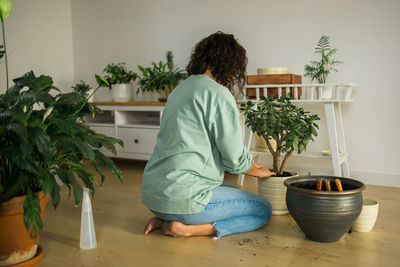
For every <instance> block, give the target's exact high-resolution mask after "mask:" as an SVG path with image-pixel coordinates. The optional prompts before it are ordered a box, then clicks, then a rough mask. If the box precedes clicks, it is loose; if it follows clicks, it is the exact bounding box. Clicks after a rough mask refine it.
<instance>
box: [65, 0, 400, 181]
mask: <svg viewBox="0 0 400 267" xmlns="http://www.w3.org/2000/svg"><path fill="white" fill-rule="evenodd" d="M399 10H400V1H397V0H392V1H390V0H385V1H374V0H365V1H362V0H359V1H354V0H353V1H347V0H340V1H321V0H301V1H290V0H281V1H271V0H249V1H242V0H226V1H222V0H220V1H215V0H213V1H211V0H204V1H198V0H169V1H164V0H152V1H146V0H136V1H123V0H119V1H106V0H103V1H100V0H83V1H82V0H72V22H73V39H74V69H75V81H78V80H80V79H84V80H87V81H90V82H91V83H92V84H94V79H93V73H94V72H101V70H102V69H103V68H104V66H105V65H106V64H107V63H110V62H120V61H124V62H126V63H127V64H128V66H129V67H131V68H133V69H134V70H137V69H136V66H137V65H138V64H141V65H149V64H150V62H152V61H158V60H161V59H163V58H164V54H165V52H166V51H167V50H173V52H174V54H175V60H176V63H177V64H178V65H179V66H180V67H182V68H183V67H185V65H186V64H187V62H188V59H189V54H190V51H191V48H192V47H193V46H194V44H195V43H196V42H197V41H199V40H200V39H201V38H203V37H205V36H207V35H209V34H211V33H214V32H215V31H217V30H222V31H224V32H229V33H233V34H234V35H235V36H236V37H237V39H238V40H239V41H240V42H241V43H242V44H243V46H244V47H245V48H246V49H247V53H248V58H249V64H248V73H249V74H254V73H256V69H257V68H259V67H266V66H287V67H289V68H290V70H291V72H292V73H297V74H303V67H304V64H306V63H308V62H309V61H310V60H311V59H312V58H313V49H314V47H315V44H316V43H317V41H318V39H319V37H320V36H321V35H324V34H326V35H329V36H331V43H332V44H333V46H334V47H338V49H339V52H338V54H337V59H338V60H342V61H344V62H345V63H344V64H343V65H341V66H339V70H340V71H339V73H335V74H333V75H332V76H331V77H330V78H329V79H328V82H355V83H358V84H359V85H360V87H359V90H358V91H357V92H356V95H355V102H354V103H352V104H346V105H344V107H343V114H344V127H345V132H346V139H347V140H346V141H347V145H348V150H349V153H350V168H351V172H352V176H353V177H355V178H358V179H360V180H363V181H366V182H368V183H370V184H381V185H394V186H400V164H399V156H398V154H397V153H398V151H400V145H399V142H398V141H397V140H398V136H399V134H400V119H399V118H398V116H399V115H400V112H399V111H400V110H399V105H398V99H399V98H400V93H399V89H400V88H399V85H398V84H399V83H398V82H397V81H398V79H397V75H398V74H397V72H398V70H399V62H400V53H399V50H398V44H399V43H400V34H399V33H400V30H399V29H400V16H398V11H399ZM103 97H104V94H103ZM306 108H309V109H311V110H312V111H314V112H318V113H319V114H320V116H321V118H322V121H321V123H320V125H321V131H320V135H319V137H318V139H317V141H316V143H314V144H312V145H310V147H309V150H316V151H319V150H322V149H326V148H328V147H329V143H328V139H327V130H326V126H325V123H324V114H323V108H322V107H315V106H306ZM289 168H296V169H300V171H302V172H307V171H312V172H313V173H317V172H331V167H330V165H329V162H326V161H323V160H316V161H315V160H309V159H293V160H292V162H291V164H290V166H289Z"/></svg>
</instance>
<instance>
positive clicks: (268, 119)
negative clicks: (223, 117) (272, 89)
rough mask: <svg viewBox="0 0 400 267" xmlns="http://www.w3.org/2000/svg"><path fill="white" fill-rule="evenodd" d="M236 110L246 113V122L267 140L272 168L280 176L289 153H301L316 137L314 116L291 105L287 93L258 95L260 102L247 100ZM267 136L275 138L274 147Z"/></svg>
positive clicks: (316, 117)
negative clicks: (275, 95) (266, 95)
mask: <svg viewBox="0 0 400 267" xmlns="http://www.w3.org/2000/svg"><path fill="white" fill-rule="evenodd" d="M240 110H241V111H242V112H243V113H244V114H245V115H246V125H247V126H248V127H249V128H250V129H251V131H252V132H254V133H256V134H257V135H259V136H262V137H263V138H264V140H265V142H266V143H267V146H268V150H269V152H270V153H271V155H272V157H273V165H272V170H273V171H274V172H276V173H277V175H278V176H282V175H283V173H284V171H285V168H286V164H287V161H288V159H289V158H290V156H291V155H292V154H293V153H294V152H295V151H297V153H299V154H300V153H302V152H303V151H304V150H305V149H306V147H307V144H308V143H309V141H310V140H311V141H314V139H313V136H317V130H316V129H318V124H317V123H316V121H317V120H319V119H320V118H319V117H318V115H315V114H309V112H306V111H304V110H303V108H300V107H297V106H295V105H294V104H293V103H292V102H291V101H290V99H289V97H287V96H284V95H283V96H282V97H281V98H279V99H277V100H275V99H274V97H272V96H269V97H268V98H266V97H264V96H261V100H260V102H258V103H255V102H251V101H248V102H247V103H246V104H245V103H243V104H241V107H240ZM270 138H271V139H273V140H275V141H276V148H275V149H274V148H273V147H272V144H271V142H270ZM282 156H283V159H282Z"/></svg>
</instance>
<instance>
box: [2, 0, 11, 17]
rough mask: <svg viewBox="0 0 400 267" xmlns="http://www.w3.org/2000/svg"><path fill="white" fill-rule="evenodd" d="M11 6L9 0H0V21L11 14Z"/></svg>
mask: <svg viewBox="0 0 400 267" xmlns="http://www.w3.org/2000/svg"><path fill="white" fill-rule="evenodd" d="M11 10H12V4H11V1H10V0H0V15H1V20H2V21H3V20H5V19H6V18H7V17H8V16H9V15H10V13H11Z"/></svg>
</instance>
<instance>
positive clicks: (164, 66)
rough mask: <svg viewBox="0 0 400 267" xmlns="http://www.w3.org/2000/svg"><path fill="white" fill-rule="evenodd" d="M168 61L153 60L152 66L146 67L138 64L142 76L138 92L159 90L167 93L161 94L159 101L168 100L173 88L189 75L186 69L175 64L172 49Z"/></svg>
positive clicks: (168, 53)
mask: <svg viewBox="0 0 400 267" xmlns="http://www.w3.org/2000/svg"><path fill="white" fill-rule="evenodd" d="M166 59H167V63H164V62H163V61H160V62H158V64H157V63H155V62H153V63H152V67H147V68H144V67H142V66H140V65H139V66H138V68H139V70H140V72H141V73H142V76H141V77H140V78H139V82H138V84H139V87H138V89H137V92H136V93H139V92H140V91H142V92H157V93H159V94H160V93H165V96H162V95H161V96H160V97H159V101H166V99H167V98H168V96H169V94H170V93H171V92H172V90H173V89H174V88H175V87H176V86H177V85H178V84H179V82H180V81H181V80H184V79H185V78H186V77H187V74H186V72H185V71H184V70H181V69H179V68H178V67H176V66H175V65H174V61H173V54H172V52H171V51H168V52H167V55H166Z"/></svg>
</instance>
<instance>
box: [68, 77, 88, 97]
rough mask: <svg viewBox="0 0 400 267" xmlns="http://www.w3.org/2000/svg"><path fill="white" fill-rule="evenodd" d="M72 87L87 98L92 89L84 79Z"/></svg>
mask: <svg viewBox="0 0 400 267" xmlns="http://www.w3.org/2000/svg"><path fill="white" fill-rule="evenodd" d="M71 88H72V89H74V91H75V92H77V93H78V94H80V95H81V96H82V97H83V98H87V97H88V95H89V90H90V89H92V87H90V85H88V84H86V83H85V82H84V81H82V80H81V81H80V82H79V83H77V84H75V85H74V86H72V87H71Z"/></svg>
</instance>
